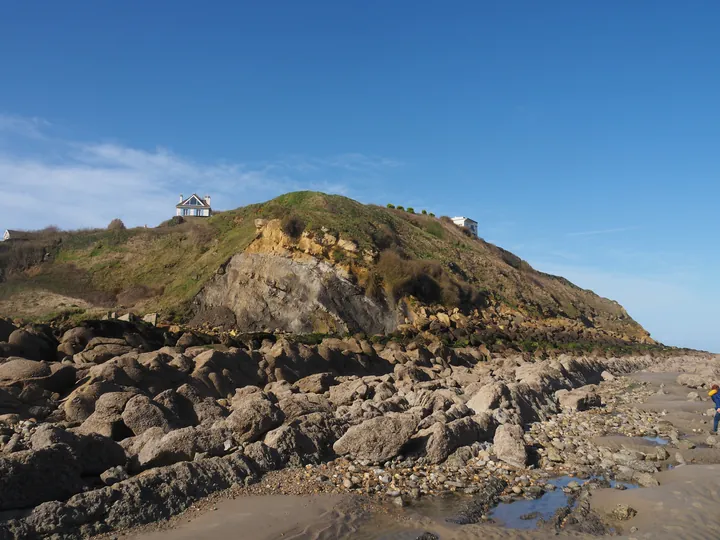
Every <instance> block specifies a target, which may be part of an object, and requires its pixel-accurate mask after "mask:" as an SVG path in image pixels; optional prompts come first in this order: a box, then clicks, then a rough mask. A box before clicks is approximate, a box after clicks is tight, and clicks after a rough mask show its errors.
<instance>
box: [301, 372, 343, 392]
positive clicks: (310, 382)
mask: <svg viewBox="0 0 720 540" xmlns="http://www.w3.org/2000/svg"><path fill="white" fill-rule="evenodd" d="M335 384H337V381H336V380H335V376H334V375H333V374H332V373H327V372H326V373H314V374H313V375H308V376H307V377H303V378H302V379H300V380H299V381H297V382H296V383H295V385H294V386H295V388H296V389H297V390H299V391H300V392H304V393H314V394H324V393H325V392H327V391H328V390H329V389H330V387H331V386H334V385H335Z"/></svg>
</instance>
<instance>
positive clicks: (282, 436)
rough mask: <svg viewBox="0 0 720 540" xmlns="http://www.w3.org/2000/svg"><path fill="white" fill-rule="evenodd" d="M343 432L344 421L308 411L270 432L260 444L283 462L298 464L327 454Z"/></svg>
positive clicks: (317, 460) (318, 460)
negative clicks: (263, 444) (272, 450)
mask: <svg viewBox="0 0 720 540" xmlns="http://www.w3.org/2000/svg"><path fill="white" fill-rule="evenodd" d="M343 432H344V424H343V423H342V422H341V421H339V420H337V419H336V418H334V417H333V416H332V415H330V414H327V413H311V414H307V415H305V416H302V417H300V418H297V419H295V420H293V421H292V422H290V423H288V424H285V425H283V426H280V427H279V428H277V429H274V430H273V431H270V432H269V433H268V434H267V435H266V436H265V440H264V443H265V444H266V445H267V446H268V447H270V448H271V449H274V450H275V451H277V452H278V454H279V456H280V458H281V460H282V462H283V463H287V464H289V465H292V466H299V465H302V464H305V463H320V462H321V461H322V460H324V459H327V458H328V457H330V456H331V454H332V451H331V448H332V445H333V443H334V442H335V441H337V440H338V438H340V437H341V435H342V434H343Z"/></svg>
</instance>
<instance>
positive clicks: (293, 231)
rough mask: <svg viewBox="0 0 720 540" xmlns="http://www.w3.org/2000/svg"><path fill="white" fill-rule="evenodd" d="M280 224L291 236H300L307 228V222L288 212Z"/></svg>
mask: <svg viewBox="0 0 720 540" xmlns="http://www.w3.org/2000/svg"><path fill="white" fill-rule="evenodd" d="M280 226H281V227H282V230H283V232H284V233H285V234H287V235H288V236H289V237H290V238H300V235H301V234H302V233H303V231H304V230H305V222H304V221H303V220H302V219H300V218H299V217H298V216H296V215H295V214H287V215H285V216H284V217H283V218H282V221H281V222H280Z"/></svg>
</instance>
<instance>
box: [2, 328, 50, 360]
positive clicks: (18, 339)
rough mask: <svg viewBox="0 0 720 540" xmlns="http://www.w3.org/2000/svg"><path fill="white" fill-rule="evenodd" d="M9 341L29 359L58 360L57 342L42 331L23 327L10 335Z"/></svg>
mask: <svg viewBox="0 0 720 540" xmlns="http://www.w3.org/2000/svg"><path fill="white" fill-rule="evenodd" d="M8 343H9V344H10V345H13V346H14V347H15V348H16V349H17V350H19V351H20V352H21V355H20V356H22V357H23V358H27V359H29V360H47V361H53V360H56V350H55V347H56V346H55V344H54V343H53V342H52V341H51V339H50V338H49V337H47V336H46V335H45V334H43V333H41V332H34V331H30V330H26V329H24V328H21V329H19V330H15V331H14V332H13V333H12V334H10V336H9V337H8Z"/></svg>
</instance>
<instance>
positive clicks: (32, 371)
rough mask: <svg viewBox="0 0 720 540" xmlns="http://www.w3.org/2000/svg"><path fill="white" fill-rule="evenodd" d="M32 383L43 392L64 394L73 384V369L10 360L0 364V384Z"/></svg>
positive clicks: (63, 365) (18, 359)
mask: <svg viewBox="0 0 720 540" xmlns="http://www.w3.org/2000/svg"><path fill="white" fill-rule="evenodd" d="M17 383H23V384H24V383H34V384H37V385H38V386H40V387H41V388H43V389H45V390H50V391H52V392H64V391H66V390H68V389H69V388H70V387H72V385H73V384H75V368H74V367H73V366H70V365H65V364H60V363H57V362H53V363H48V362H44V361H38V360H26V359H25V358H11V359H10V360H8V361H7V362H5V363H4V364H0V384H17Z"/></svg>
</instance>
